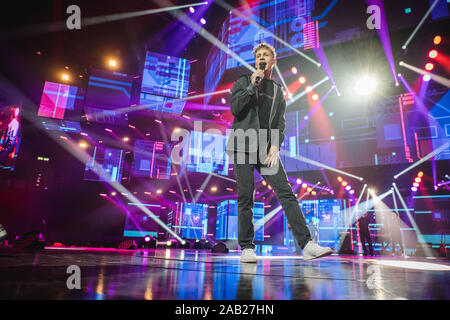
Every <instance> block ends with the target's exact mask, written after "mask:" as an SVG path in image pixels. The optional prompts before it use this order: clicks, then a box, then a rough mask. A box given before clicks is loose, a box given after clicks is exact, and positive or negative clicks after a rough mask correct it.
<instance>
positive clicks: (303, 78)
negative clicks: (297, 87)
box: [298, 76, 306, 84]
mask: <svg viewBox="0 0 450 320" xmlns="http://www.w3.org/2000/svg"><path fill="white" fill-rule="evenodd" d="M298 82H300V83H301V84H304V83H305V82H306V78H305V77H303V76H302V77H300V78H298Z"/></svg>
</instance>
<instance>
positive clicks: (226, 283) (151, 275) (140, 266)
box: [0, 248, 450, 300]
mask: <svg viewBox="0 0 450 320" xmlns="http://www.w3.org/2000/svg"><path fill="white" fill-rule="evenodd" d="M71 265H77V266H79V267H80V275H81V277H80V284H81V289H72V290H69V289H68V287H67V279H68V277H69V276H71V274H69V273H67V268H68V267H69V266H71ZM449 271H450V262H449V260H445V259H440V258H436V259H426V258H416V257H409V258H405V259H404V258H393V257H375V258H372V257H370V258H368V257H366V258H365V257H358V256H339V255H331V256H328V257H325V258H321V259H317V260H312V261H303V260H302V258H301V256H295V255H292V256H260V257H258V263H257V264H242V263H240V262H239V253H238V252H232V253H228V254H212V253H211V252H210V251H208V250H182V249H171V250H169V249H167V250H166V249H156V250H155V249H146V250H115V249H94V248H64V249H63V248H58V249H55V248H46V249H45V250H41V251H38V252H34V253H32V252H17V251H14V250H12V249H10V248H2V249H0V299H79V300H85V299H89V300H103V299H105V300H106V299H153V300H180V299H182V300H235V299H239V300H240V299H245V300H264V299H270V300H292V299H313V300H325V299H333V300H373V299H381V300H385V299H387V300H396V299H449V298H450V273H449ZM71 279H72V280H73V278H71ZM72 283H74V282H73V281H72Z"/></svg>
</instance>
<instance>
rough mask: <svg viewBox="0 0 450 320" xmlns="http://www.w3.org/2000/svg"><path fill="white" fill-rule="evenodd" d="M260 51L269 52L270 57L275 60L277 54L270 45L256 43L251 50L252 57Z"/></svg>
mask: <svg viewBox="0 0 450 320" xmlns="http://www.w3.org/2000/svg"><path fill="white" fill-rule="evenodd" d="M261 49H267V50H269V51H270V52H272V56H273V58H274V59H276V58H277V53H276V52H275V48H274V47H272V46H271V45H270V44H268V43H265V42H261V43H258V45H257V46H256V47H254V48H253V56H256V53H257V52H258V51H259V50H261Z"/></svg>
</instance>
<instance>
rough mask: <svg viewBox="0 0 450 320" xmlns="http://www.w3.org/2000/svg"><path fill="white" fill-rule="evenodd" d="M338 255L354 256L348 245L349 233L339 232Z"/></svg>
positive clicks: (349, 244) (350, 246)
mask: <svg viewBox="0 0 450 320" xmlns="http://www.w3.org/2000/svg"><path fill="white" fill-rule="evenodd" d="M338 253H339V254H355V252H354V251H353V250H352V244H351V243H350V232H339V251H338Z"/></svg>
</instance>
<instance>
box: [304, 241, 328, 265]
mask: <svg viewBox="0 0 450 320" xmlns="http://www.w3.org/2000/svg"><path fill="white" fill-rule="evenodd" d="M332 253H333V249H331V248H328V247H321V246H319V245H318V244H317V243H315V242H314V241H312V240H310V241H309V242H308V243H307V244H306V246H305V247H304V248H303V260H311V259H316V258H320V257H324V256H328V255H330V254H332Z"/></svg>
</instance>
